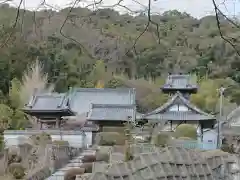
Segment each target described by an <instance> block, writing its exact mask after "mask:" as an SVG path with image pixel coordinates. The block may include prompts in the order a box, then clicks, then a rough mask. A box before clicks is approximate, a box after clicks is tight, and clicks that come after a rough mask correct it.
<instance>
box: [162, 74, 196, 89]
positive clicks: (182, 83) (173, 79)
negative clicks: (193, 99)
mask: <svg viewBox="0 0 240 180" xmlns="http://www.w3.org/2000/svg"><path fill="white" fill-rule="evenodd" d="M162 88H170V89H196V88H197V85H196V84H195V83H193V82H191V76H190V75H180V74H178V75H169V76H168V78H167V80H166V83H165V85H164V86H163V87H162Z"/></svg>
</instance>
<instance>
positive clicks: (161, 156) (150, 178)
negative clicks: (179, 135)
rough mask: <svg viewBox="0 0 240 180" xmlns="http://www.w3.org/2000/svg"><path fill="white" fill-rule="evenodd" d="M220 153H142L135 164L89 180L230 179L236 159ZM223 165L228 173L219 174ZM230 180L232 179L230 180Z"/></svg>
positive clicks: (174, 150)
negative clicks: (230, 166) (232, 164)
mask: <svg viewBox="0 0 240 180" xmlns="http://www.w3.org/2000/svg"><path fill="white" fill-rule="evenodd" d="M229 156H230V155H229V154H228V153H222V152H220V151H215V152H209V153H208V152H200V151H197V150H189V149H185V148H180V147H179V148H176V147H167V148H165V149H163V150H162V151H156V152H149V153H141V154H139V155H137V156H136V157H135V158H134V159H133V160H132V161H128V162H120V163H114V164H111V165H110V167H109V168H106V169H105V170H103V171H102V172H96V173H93V174H92V176H91V177H90V178H89V180H119V179H121V180H155V179H158V180H173V179H174V180H183V179H184V180H217V179H220V178H222V179H228V178H225V176H227V175H230V174H231V172H232V171H231V169H228V168H226V167H229V166H228V165H229V164H231V163H234V162H235V161H234V159H232V158H230V157H229ZM221 166H224V167H225V168H226V169H225V173H226V174H223V175H221V174H220V173H219V170H220V167H221ZM228 180H229V179H228Z"/></svg>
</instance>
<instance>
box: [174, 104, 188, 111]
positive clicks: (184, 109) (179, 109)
mask: <svg viewBox="0 0 240 180" xmlns="http://www.w3.org/2000/svg"><path fill="white" fill-rule="evenodd" d="M169 111H182V112H185V111H189V109H188V107H186V106H184V105H180V104H175V105H173V106H171V107H170V108H169Z"/></svg>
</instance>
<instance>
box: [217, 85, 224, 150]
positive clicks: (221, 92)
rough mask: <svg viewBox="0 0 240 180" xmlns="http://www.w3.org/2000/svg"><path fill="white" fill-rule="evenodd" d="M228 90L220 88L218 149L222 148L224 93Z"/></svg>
mask: <svg viewBox="0 0 240 180" xmlns="http://www.w3.org/2000/svg"><path fill="white" fill-rule="evenodd" d="M225 89H226V88H224V87H221V88H219V93H220V106H219V118H218V133H217V134H218V138H217V147H218V148H220V146H221V121H222V117H223V112H222V109H223V93H224V91H225Z"/></svg>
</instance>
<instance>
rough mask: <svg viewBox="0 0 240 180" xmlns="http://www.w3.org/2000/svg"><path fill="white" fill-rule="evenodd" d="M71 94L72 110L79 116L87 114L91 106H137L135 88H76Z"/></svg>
mask: <svg viewBox="0 0 240 180" xmlns="http://www.w3.org/2000/svg"><path fill="white" fill-rule="evenodd" d="M69 94H70V95H69V98H70V108H71V109H72V110H73V111H74V112H77V113H78V114H82V113H87V112H88V111H89V109H90V108H91V104H120V105H121V104H122V105H125V104H129V105H131V104H135V89H133V88H116V89H110V88H109V89H108V88H106V89H104V88H76V89H73V90H72V91H71V92H70V93H69Z"/></svg>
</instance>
